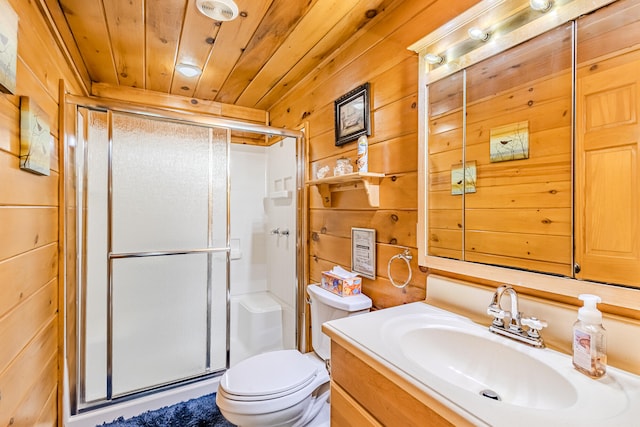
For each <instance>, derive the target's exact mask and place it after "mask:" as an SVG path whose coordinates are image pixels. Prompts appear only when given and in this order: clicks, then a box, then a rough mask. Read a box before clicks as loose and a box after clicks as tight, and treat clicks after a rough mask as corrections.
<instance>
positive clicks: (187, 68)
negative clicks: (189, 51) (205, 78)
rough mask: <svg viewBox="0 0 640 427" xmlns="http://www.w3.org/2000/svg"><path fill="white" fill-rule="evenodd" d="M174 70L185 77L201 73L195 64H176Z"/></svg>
mask: <svg viewBox="0 0 640 427" xmlns="http://www.w3.org/2000/svg"><path fill="white" fill-rule="evenodd" d="M176 71H177V72H179V73H180V74H182V75H183V76H185V77H195V76H198V75H200V74H202V70H201V69H200V68H198V67H196V66H195V65H191V64H184V63H180V64H178V65H176Z"/></svg>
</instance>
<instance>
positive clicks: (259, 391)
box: [216, 285, 371, 427]
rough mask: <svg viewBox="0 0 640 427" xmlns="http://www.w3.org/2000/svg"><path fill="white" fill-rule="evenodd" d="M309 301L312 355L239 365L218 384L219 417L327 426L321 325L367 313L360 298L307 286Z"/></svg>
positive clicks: (274, 355)
mask: <svg viewBox="0 0 640 427" xmlns="http://www.w3.org/2000/svg"><path fill="white" fill-rule="evenodd" d="M307 291H308V293H309V296H310V300H311V336H312V343H313V349H314V351H315V354H317V356H315V355H314V354H313V353H307V354H302V353H300V352H299V351H297V350H278V351H271V352H267V353H263V354H259V355H256V356H253V357H250V358H248V359H245V360H243V361H241V362H239V363H238V364H237V365H235V366H234V367H232V368H230V369H229V370H227V372H225V373H224V375H222V377H221V378H220V385H219V387H218V393H217V394H216V403H217V404H218V408H219V409H220V412H221V413H222V415H224V417H225V418H226V419H227V420H229V421H230V422H231V423H233V424H236V425H238V426H242V427H251V426H260V427H266V426H296V427H297V426H309V427H310V426H320V425H327V426H328V425H329V411H328V403H327V399H328V397H329V373H328V372H327V369H326V367H325V361H326V360H328V359H329V356H330V355H331V346H330V344H331V341H330V339H329V337H327V336H326V335H325V334H323V333H322V331H321V326H322V324H323V323H324V322H327V321H329V320H333V319H339V318H341V317H347V316H352V315H355V314H360V313H365V312H368V311H369V309H370V308H371V299H370V298H369V297H367V296H366V295H362V294H360V295H353V296H348V297H340V296H338V295H335V294H333V293H331V292H329V291H327V290H324V289H322V288H321V287H320V286H317V285H309V286H307Z"/></svg>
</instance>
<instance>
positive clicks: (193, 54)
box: [57, 0, 400, 110]
mask: <svg viewBox="0 0 640 427" xmlns="http://www.w3.org/2000/svg"><path fill="white" fill-rule="evenodd" d="M57 1H58V3H59V5H60V8H61V9H62V11H63V12H64V17H65V19H66V21H67V23H68V25H69V28H70V30H71V33H72V35H73V38H74V40H75V42H76V44H77V47H78V49H79V51H80V54H81V56H82V60H83V61H84V64H85V66H86V68H87V70H88V72H89V76H90V78H91V81H92V82H97V83H104V84H108V85H114V86H128V87H136V88H143V89H147V90H152V91H156V92H161V93H168V94H175V95H182V96H187V97H194V98H199V99H204V100H212V101H217V102H222V103H227V104H235V105H241V106H245V107H253V108H258V109H262V110H269V109H270V107H271V106H273V104H274V103H275V102H276V101H277V100H278V99H280V98H282V97H283V96H284V95H285V94H286V93H287V91H288V90H290V89H291V88H293V87H294V86H295V85H296V83H298V82H299V81H300V80H301V79H303V78H304V77H305V75H307V74H308V73H309V72H310V71H311V70H313V69H314V68H315V67H317V66H318V65H319V64H320V63H321V62H322V61H323V60H326V58H328V57H329V56H330V55H331V53H332V52H334V51H335V50H336V49H339V48H340V46H341V45H343V44H344V43H345V42H346V41H347V40H348V39H349V38H350V37H351V36H353V35H354V34H355V33H356V32H357V31H358V30H359V29H360V28H362V27H363V26H365V25H366V24H367V22H368V21H370V20H371V19H373V18H374V17H375V16H376V15H378V14H379V13H380V12H381V11H383V10H384V9H385V8H387V7H389V6H390V5H391V4H393V3H396V4H397V3H398V2H399V1H400V0H236V4H237V5H238V8H239V10H240V16H239V17H238V18H237V19H235V20H233V21H227V22H219V21H214V20H211V19H210V18H208V17H206V16H204V15H203V14H201V13H200V12H199V11H198V10H197V7H196V0H57ZM179 63H186V64H191V65H195V66H196V67H198V68H200V69H201V70H202V74H201V75H199V76H196V77H185V76H183V75H181V74H180V73H178V72H176V71H175V66H176V64H179Z"/></svg>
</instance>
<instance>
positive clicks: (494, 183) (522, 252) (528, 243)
mask: <svg viewBox="0 0 640 427" xmlns="http://www.w3.org/2000/svg"><path fill="white" fill-rule="evenodd" d="M571 55H572V50H571V27H570V26H569V25H565V26H561V27H559V28H557V29H555V30H552V31H549V32H547V33H546V34H544V35H541V36H539V37H537V38H535V39H533V40H530V41H528V42H526V43H524V44H522V45H519V46H516V47H514V48H512V49H510V50H508V51H507V52H505V53H504V54H500V55H497V56H495V57H492V58H489V59H487V60H485V61H482V62H481V63H479V64H476V65H474V66H472V67H469V69H468V70H467V88H466V99H467V105H466V110H465V115H466V119H467V121H466V129H463V128H462V116H463V113H462V102H461V98H462V97H461V94H462V84H461V80H462V79H461V74H462V73H461V72H459V73H456V74H454V75H452V76H450V77H448V78H445V79H443V80H440V81H438V82H436V83H434V84H433V85H431V86H430V87H429V93H430V98H429V99H430V117H429V132H430V133H429V175H430V183H429V251H430V254H432V255H438V256H446V257H450V258H457V259H463V257H464V259H465V260H467V261H477V262H482V263H485V264H498V265H506V266H511V267H518V268H523V269H529V270H535V271H543V272H549V273H555V274H562V275H565V276H571V274H572V262H571V261H572V257H571V254H572V228H571V216H572V210H571V202H572V193H571V177H572V171H571V155H572V152H571V108H572V107H571V100H572V94H571V86H572V83H571V82H572V76H571ZM518 122H527V123H528V132H529V136H528V138H529V149H528V158H527V159H520V160H509V161H503V162H491V160H490V149H489V145H490V144H489V140H490V130H491V129H493V128H496V127H499V126H505V125H509V124H514V123H518ZM463 133H464V134H466V146H465V148H464V150H465V153H464V154H465V161H466V162H467V164H469V162H475V164H476V169H477V174H476V175H477V180H476V188H475V192H472V193H467V194H466V195H465V196H464V197H465V204H464V218H462V205H461V202H462V195H452V194H451V172H450V171H451V167H452V165H456V164H458V165H462V155H463V148H462V145H461V143H460V142H461V140H462V137H461V136H462V134H463ZM461 221H463V222H461ZM460 225H463V227H460ZM463 232H464V249H465V252H464V256H463V255H462V252H461V250H462V245H463V239H462V233H463Z"/></svg>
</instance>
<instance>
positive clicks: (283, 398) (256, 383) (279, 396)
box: [216, 350, 329, 415]
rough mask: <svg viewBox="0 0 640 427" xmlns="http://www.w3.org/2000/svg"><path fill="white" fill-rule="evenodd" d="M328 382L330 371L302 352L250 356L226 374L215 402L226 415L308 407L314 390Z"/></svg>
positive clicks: (279, 352)
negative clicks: (301, 406)
mask: <svg viewBox="0 0 640 427" xmlns="http://www.w3.org/2000/svg"><path fill="white" fill-rule="evenodd" d="M245 362H246V363H245ZM240 364H244V366H240ZM236 368H238V369H236ZM328 382H329V373H328V372H327V370H326V369H324V368H319V367H318V365H317V364H315V363H313V362H311V361H310V360H309V359H308V358H307V357H305V356H304V355H303V354H302V353H300V352H299V351H297V350H279V351H274V352H269V353H264V354H260V355H257V356H253V357H250V358H249V359H246V360H244V361H242V362H240V363H238V365H236V366H234V367H233V368H231V369H229V370H228V371H227V372H225V373H224V375H223V376H222V378H221V379H220V385H219V389H218V396H217V397H216V401H217V403H218V407H220V409H221V410H223V413H224V411H228V412H230V413H235V414H244V415H260V414H266V413H271V412H276V411H281V410H285V409H286V408H292V407H294V406H296V405H304V406H306V405H307V403H306V402H308V401H309V402H310V401H311V399H312V393H313V392H314V390H316V389H317V388H318V387H320V386H321V385H323V384H326V383H328Z"/></svg>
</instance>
